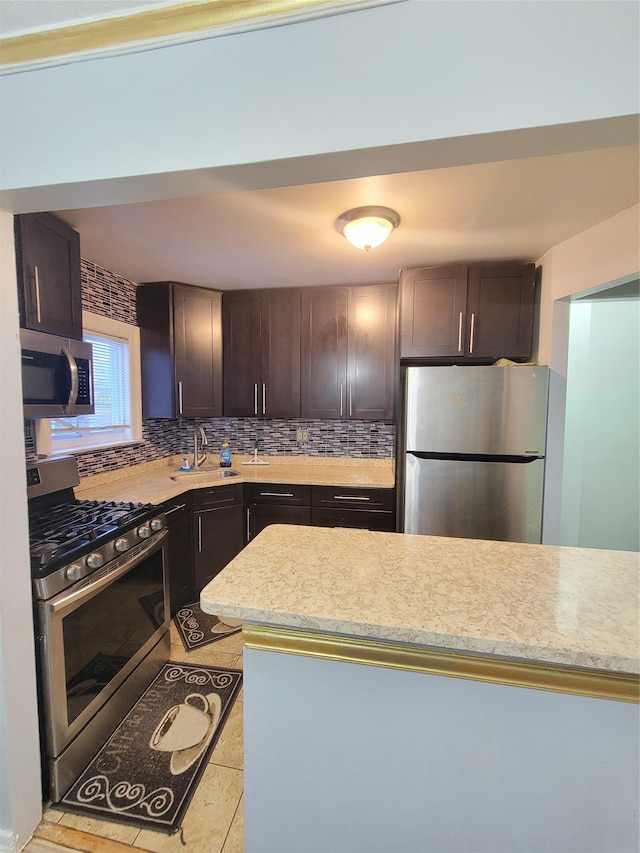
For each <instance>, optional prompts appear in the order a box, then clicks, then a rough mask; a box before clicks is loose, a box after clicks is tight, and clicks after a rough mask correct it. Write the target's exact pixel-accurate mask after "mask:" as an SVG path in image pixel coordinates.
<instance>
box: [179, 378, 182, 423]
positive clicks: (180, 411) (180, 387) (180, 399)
mask: <svg viewBox="0 0 640 853" xmlns="http://www.w3.org/2000/svg"><path fill="white" fill-rule="evenodd" d="M178 414H179V415H181V414H182V382H178Z"/></svg>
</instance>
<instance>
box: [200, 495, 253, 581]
mask: <svg viewBox="0 0 640 853" xmlns="http://www.w3.org/2000/svg"><path fill="white" fill-rule="evenodd" d="M244 545H245V532H244V506H243V495H242V486H241V485H240V484H234V485H228V486H226V485H225V486H214V487H212V488H210V489H198V490H197V491H196V492H194V493H193V574H194V584H195V591H196V592H197V593H199V592H200V590H201V589H202V588H203V587H204V586H206V585H207V584H208V583H209V581H210V580H211V579H212V578H214V577H215V576H216V575H217V574H218V572H220V571H221V570H222V569H223V568H224V567H225V566H226V565H227V563H228V562H229V561H230V560H232V559H233V558H234V557H235V556H236V554H238V553H239V552H240V551H241V550H242V549H243V547H244Z"/></svg>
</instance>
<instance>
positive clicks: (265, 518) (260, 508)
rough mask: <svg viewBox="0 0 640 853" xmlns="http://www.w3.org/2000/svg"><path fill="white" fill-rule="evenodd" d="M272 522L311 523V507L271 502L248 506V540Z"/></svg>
mask: <svg viewBox="0 0 640 853" xmlns="http://www.w3.org/2000/svg"><path fill="white" fill-rule="evenodd" d="M270 524H311V507H309V506H275V505H269V504H258V505H256V504H254V505H253V506H248V507H247V541H249V540H251V539H253V537H254V536H257V535H258V533H260V531H261V530H264V528H265V527H268V526H269V525H270Z"/></svg>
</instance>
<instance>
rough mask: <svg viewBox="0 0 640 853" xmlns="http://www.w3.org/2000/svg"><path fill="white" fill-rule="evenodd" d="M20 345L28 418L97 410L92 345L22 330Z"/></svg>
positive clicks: (84, 413) (26, 414)
mask: <svg viewBox="0 0 640 853" xmlns="http://www.w3.org/2000/svg"><path fill="white" fill-rule="evenodd" d="M20 345H21V348H22V400H23V405H24V416H25V418H56V417H57V418H70V417H74V416H75V415H92V414H93V413H94V401H93V350H92V347H91V344H87V343H85V342H84V341H76V340H73V339H72V338H60V337H57V336H56V335H48V334H46V333H44V332H34V331H31V329H21V330H20Z"/></svg>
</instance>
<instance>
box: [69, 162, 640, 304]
mask: <svg viewBox="0 0 640 853" xmlns="http://www.w3.org/2000/svg"><path fill="white" fill-rule="evenodd" d="M639 186H640V175H639V153H638V148H637V146H627V147H619V148H607V149H601V150H592V151H581V152H576V153H571V154H558V155H553V156H545V157H530V158H527V159H521V160H509V161H503V162H498V163H482V164H474V165H469V166H457V167H452V168H445V169H431V170H427V171H421V172H409V173H402V174H395V175H383V176H377V177H364V178H356V179H351V180H342V181H334V182H326V183H317V184H308V185H303V186H288V187H280V188H275V189H264V190H256V191H247V192H230V193H220V194H216V195H203V196H197V197H189V198H179V199H172V200H167V201H154V202H145V203H141V204H127V205H115V206H108V207H96V208H91V209H83V210H66V211H61V212H60V213H59V215H60V216H61V217H62V218H63V219H65V220H66V221H67V222H69V223H70V224H71V225H72V226H73V227H74V228H76V229H77V230H78V231H79V232H80V236H81V250H82V255H83V257H84V258H86V259H88V260H90V261H93V262H94V263H97V264H99V265H101V266H104V267H105V268H107V269H109V270H111V271H112V272H115V273H117V274H119V275H122V276H124V277H126V278H129V279H131V280H133V281H136V282H141V281H157V280H169V281H182V282H188V283H191V284H197V285H201V286H205V287H214V288H220V289H223V290H227V289H236V288H242V287H284V286H307V285H313V284H332V283H342V284H352V283H353V284H355V283H366V282H369V283H375V282H385V281H395V280H396V279H397V275H398V270H399V269H401V268H403V267H404V268H407V267H413V266H421V265H423V266H428V265H433V264H440V263H448V262H451V261H458V260H462V261H490V260H518V261H535V260H537V259H539V258H540V257H541V256H542V255H543V254H544V252H545V251H547V250H548V249H549V248H550V247H551V246H554V245H556V244H557V243H560V242H562V241H563V240H566V239H568V238H569V237H571V236H573V235H574V234H577V233H578V232H580V231H583V230H585V229H586V228H588V227H590V226H591V225H594V224H596V223H597V222H600V221H602V220H603V219H607V218H608V217H610V216H613V215H614V214H615V213H618V212H620V211H621V210H625V209H627V208H628V207H631V206H632V205H634V204H636V203H638V201H639ZM365 204H381V205H385V206H387V207H392V208H394V209H395V210H396V211H397V212H398V213H399V214H400V218H401V222H400V226H399V227H398V229H397V230H396V231H395V232H393V234H392V235H391V237H390V238H389V240H388V241H387V243H385V244H384V245H383V246H381V247H379V248H378V249H374V250H372V251H371V252H368V253H367V252H362V251H359V250H357V249H354V248H353V247H352V246H350V245H349V244H348V243H347V241H346V240H345V239H344V237H342V236H341V235H340V234H338V232H337V231H336V230H335V227H334V223H335V219H336V217H337V216H339V214H341V213H342V212H343V211H345V210H347V209H349V208H351V207H359V206H361V205H365Z"/></svg>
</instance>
